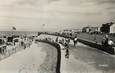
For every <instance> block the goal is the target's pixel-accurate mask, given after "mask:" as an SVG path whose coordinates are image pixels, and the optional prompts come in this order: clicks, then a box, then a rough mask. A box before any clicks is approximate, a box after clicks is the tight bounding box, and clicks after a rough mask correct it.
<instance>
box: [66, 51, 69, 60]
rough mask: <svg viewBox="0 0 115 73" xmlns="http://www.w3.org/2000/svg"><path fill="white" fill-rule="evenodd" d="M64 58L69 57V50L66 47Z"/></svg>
mask: <svg viewBox="0 0 115 73" xmlns="http://www.w3.org/2000/svg"><path fill="white" fill-rule="evenodd" d="M65 58H69V50H68V49H66V54H65Z"/></svg>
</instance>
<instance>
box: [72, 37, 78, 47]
mask: <svg viewBox="0 0 115 73" xmlns="http://www.w3.org/2000/svg"><path fill="white" fill-rule="evenodd" d="M73 42H74V46H76V44H77V42H78V38H77V36H75V38H74V39H73Z"/></svg>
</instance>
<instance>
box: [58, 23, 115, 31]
mask: <svg viewBox="0 0 115 73" xmlns="http://www.w3.org/2000/svg"><path fill="white" fill-rule="evenodd" d="M60 32H61V33H78V32H88V33H93V32H97V33H103V32H105V33H115V23H113V22H110V23H105V24H102V25H101V26H100V27H98V26H96V27H94V26H89V25H88V26H86V27H83V28H81V29H65V30H63V31H60Z"/></svg>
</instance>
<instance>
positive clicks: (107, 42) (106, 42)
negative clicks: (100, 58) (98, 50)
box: [102, 35, 114, 47]
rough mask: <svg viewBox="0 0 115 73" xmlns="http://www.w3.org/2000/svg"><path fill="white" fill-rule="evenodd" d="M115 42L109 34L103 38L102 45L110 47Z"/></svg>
mask: <svg viewBox="0 0 115 73" xmlns="http://www.w3.org/2000/svg"><path fill="white" fill-rule="evenodd" d="M113 44H114V42H113V41H112V40H111V39H110V38H109V36H108V35H105V37H104V38H103V40H102V45H103V46H105V47H106V46H109V47H112V46H113Z"/></svg>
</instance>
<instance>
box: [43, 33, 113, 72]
mask: <svg viewBox="0 0 115 73" xmlns="http://www.w3.org/2000/svg"><path fill="white" fill-rule="evenodd" d="M43 36H44V35H42V36H41V37H42V38H43ZM45 37H50V38H53V39H54V40H55V38H56V37H55V36H49V35H48V36H46V35H45ZM59 39H62V38H59ZM60 45H61V44H60ZM69 46H70V49H69V53H70V55H69V58H68V59H67V58H65V50H63V49H61V73H115V56H114V55H110V54H108V53H105V52H103V51H101V50H98V49H96V48H92V47H89V46H86V45H84V44H82V43H78V44H77V46H76V47H74V46H73V42H72V40H71V41H70V45H69ZM61 47H62V48H63V46H62V45H61Z"/></svg>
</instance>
